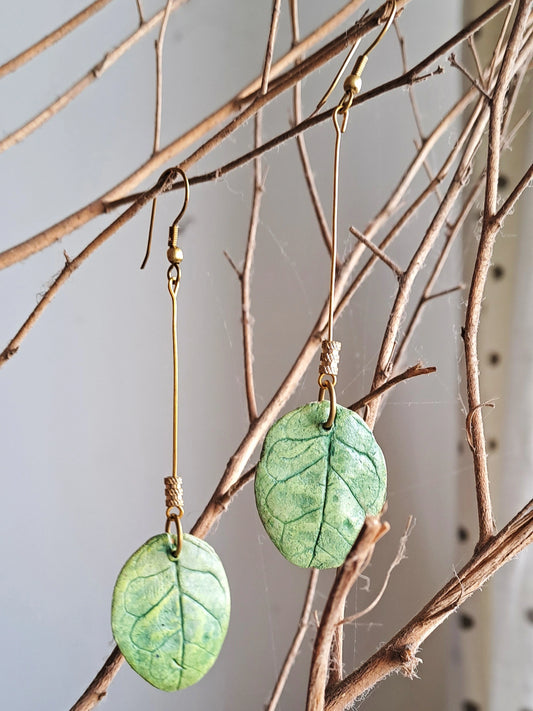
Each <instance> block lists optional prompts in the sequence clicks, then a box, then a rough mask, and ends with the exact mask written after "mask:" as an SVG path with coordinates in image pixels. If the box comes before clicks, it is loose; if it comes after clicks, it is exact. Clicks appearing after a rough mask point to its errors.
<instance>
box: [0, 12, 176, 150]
mask: <svg viewBox="0 0 533 711" xmlns="http://www.w3.org/2000/svg"><path fill="white" fill-rule="evenodd" d="M107 1H108V2H109V0H107ZM185 2H188V0H173V4H172V11H174V10H177V9H178V7H180V6H181V5H183V4H184V3H185ZM163 13H164V11H163V10H160V11H159V12H158V13H156V14H155V15H153V17H151V18H150V19H149V20H147V21H146V22H145V23H144V24H142V25H140V26H139V27H138V28H137V30H136V31H135V32H133V34H131V35H130V36H129V37H128V38H127V39H125V40H124V42H121V43H120V44H119V45H117V46H116V47H115V48H114V49H112V50H111V51H110V52H108V53H107V54H106V55H105V56H104V58H103V59H102V60H101V61H100V62H99V63H98V64H95V66H94V67H93V68H92V69H90V70H89V71H88V72H87V74H85V75H84V76H83V77H82V78H81V79H78V81H77V82H75V83H74V84H73V85H72V86H71V87H70V88H69V89H67V91H65V93H64V94H62V95H61V96H60V97H59V98H58V99H56V100H55V101H53V102H52V103H51V104H49V105H48V106H47V107H46V108H45V109H43V110H42V111H41V112H40V113H38V114H37V115H36V116H34V117H33V118H32V119H30V120H29V121H28V122H26V123H25V124H24V125H23V126H21V127H20V128H18V129H16V130H15V131H13V132H12V133H10V134H9V135H8V136H6V137H5V138H3V139H2V140H1V141H0V153H1V152H2V151H7V150H8V148H11V147H12V146H14V145H16V144H17V143H20V142H21V141H23V140H24V139H25V138H27V137H28V136H29V135H31V134H32V133H33V132H34V131H35V130H37V129H38V128H40V127H41V126H42V125H43V124H44V123H46V122H47V121H48V120H49V119H51V118H52V116H55V115H56V114H57V113H59V112H60V111H61V110H62V109H64V108H65V106H67V105H68V104H70V102H71V101H72V100H73V99H75V98H76V97H77V96H78V95H79V94H81V92H82V91H84V90H85V89H86V88H87V87H88V86H90V85H91V84H92V83H93V82H95V81H96V80H97V79H99V78H100V77H101V76H102V74H103V73H104V72H105V71H107V70H108V69H109V67H111V66H112V65H113V64H114V63H115V62H116V61H117V60H118V59H120V57H122V55H123V54H125V53H126V52H127V51H128V50H129V49H130V48H131V47H133V45H134V44H135V43H136V42H138V41H139V40H140V39H141V38H142V37H144V35H146V34H147V33H148V32H150V30H152V29H153V28H154V27H155V26H156V25H157V24H158V23H159V21H160V20H161V18H162V17H163Z"/></svg>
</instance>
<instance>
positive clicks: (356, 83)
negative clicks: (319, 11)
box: [315, 0, 397, 113]
mask: <svg viewBox="0 0 533 711" xmlns="http://www.w3.org/2000/svg"><path fill="white" fill-rule="evenodd" d="M391 4H392V7H391V11H390V14H389V17H388V18H387V21H386V22H385V25H384V26H383V28H382V29H381V32H380V33H379V35H378V36H377V37H376V39H375V40H374V41H373V42H372V44H371V45H370V46H369V47H368V49H367V50H366V52H365V53H364V54H360V55H359V57H357V60H356V62H355V64H354V68H353V69H352V72H351V74H349V75H348V76H347V77H346V79H345V80H344V92H345V93H344V96H343V98H342V99H341V101H340V103H339V108H340V109H341V111H342V113H346V112H347V111H348V109H349V108H350V107H351V105H352V102H353V100H354V98H355V96H356V95H357V94H358V93H359V92H360V91H361V86H362V79H361V75H362V73H363V70H364V68H365V66H366V63H367V62H368V55H369V54H370V52H371V51H372V50H373V49H375V47H376V46H377V45H378V44H379V42H381V40H382V39H383V37H384V36H385V34H386V33H387V31H388V29H389V27H390V26H391V24H392V21H393V20H394V18H395V16H396V10H397V4H396V0H391ZM360 42H361V40H360V39H359V40H357V42H356V43H355V44H354V45H353V47H352V48H351V50H350V52H349V53H348V56H347V57H346V59H345V60H344V62H343V63H342V66H341V68H340V69H339V71H338V72H337V74H336V75H335V78H334V79H333V81H332V83H331V85H330V87H329V88H328V90H327V91H326V93H325V94H324V96H323V97H322V98H321V99H320V101H319V102H318V104H317V107H316V109H315V112H317V111H319V110H320V109H321V108H322V106H324V104H325V103H326V101H327V100H328V99H329V97H330V96H331V94H332V93H333V91H334V90H335V87H336V86H337V84H338V83H339V81H340V78H341V76H342V74H343V73H344V70H345V69H346V67H347V66H348V63H349V62H350V60H351V58H352V57H353V55H354V53H355V50H356V49H357V47H358V46H359V44H360Z"/></svg>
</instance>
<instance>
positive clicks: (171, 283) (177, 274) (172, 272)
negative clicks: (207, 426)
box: [167, 264, 181, 480]
mask: <svg viewBox="0 0 533 711" xmlns="http://www.w3.org/2000/svg"><path fill="white" fill-rule="evenodd" d="M167 277H168V293H169V294H170V298H171V299H172V362H173V372H174V387H173V397H172V422H173V428H172V475H171V476H172V478H173V479H175V480H177V479H178V300H177V296H178V290H179V286H180V279H181V268H180V266H179V264H172V265H171V266H170V267H169V268H168V271H167Z"/></svg>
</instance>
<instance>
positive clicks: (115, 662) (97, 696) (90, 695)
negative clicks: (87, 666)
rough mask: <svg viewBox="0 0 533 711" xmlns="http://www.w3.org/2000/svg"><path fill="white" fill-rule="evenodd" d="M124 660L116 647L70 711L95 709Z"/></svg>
mask: <svg viewBox="0 0 533 711" xmlns="http://www.w3.org/2000/svg"><path fill="white" fill-rule="evenodd" d="M123 661H124V657H123V656H122V654H121V653H120V650H119V648H118V647H115V648H114V649H113V651H112V652H111V654H110V655H109V657H108V658H107V659H106V661H105V662H104V665H103V666H102V668H101V669H100V671H99V672H98V674H97V675H96V676H95V678H94V679H93V681H92V682H91V683H90V684H89V686H88V687H87V689H86V690H85V691H84V692H83V694H82V695H81V696H80V698H79V699H78V700H77V701H76V703H75V704H74V706H71V708H70V711H90V709H93V708H94V707H95V706H96V704H98V703H99V702H100V701H101V700H102V699H103V698H104V697H105V696H106V695H107V690H108V688H109V685H110V684H111V682H112V681H113V679H114V677H115V675H116V673H117V672H118V670H119V669H120V667H121V665H122V662H123Z"/></svg>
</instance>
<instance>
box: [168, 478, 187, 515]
mask: <svg viewBox="0 0 533 711" xmlns="http://www.w3.org/2000/svg"><path fill="white" fill-rule="evenodd" d="M164 481H165V502H166V505H167V517H168V516H170V514H171V513H173V509H176V511H177V512H178V515H180V516H182V515H183V482H182V479H181V477H180V476H178V477H173V476H167V477H165V480H164ZM180 512H181V513H180Z"/></svg>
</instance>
